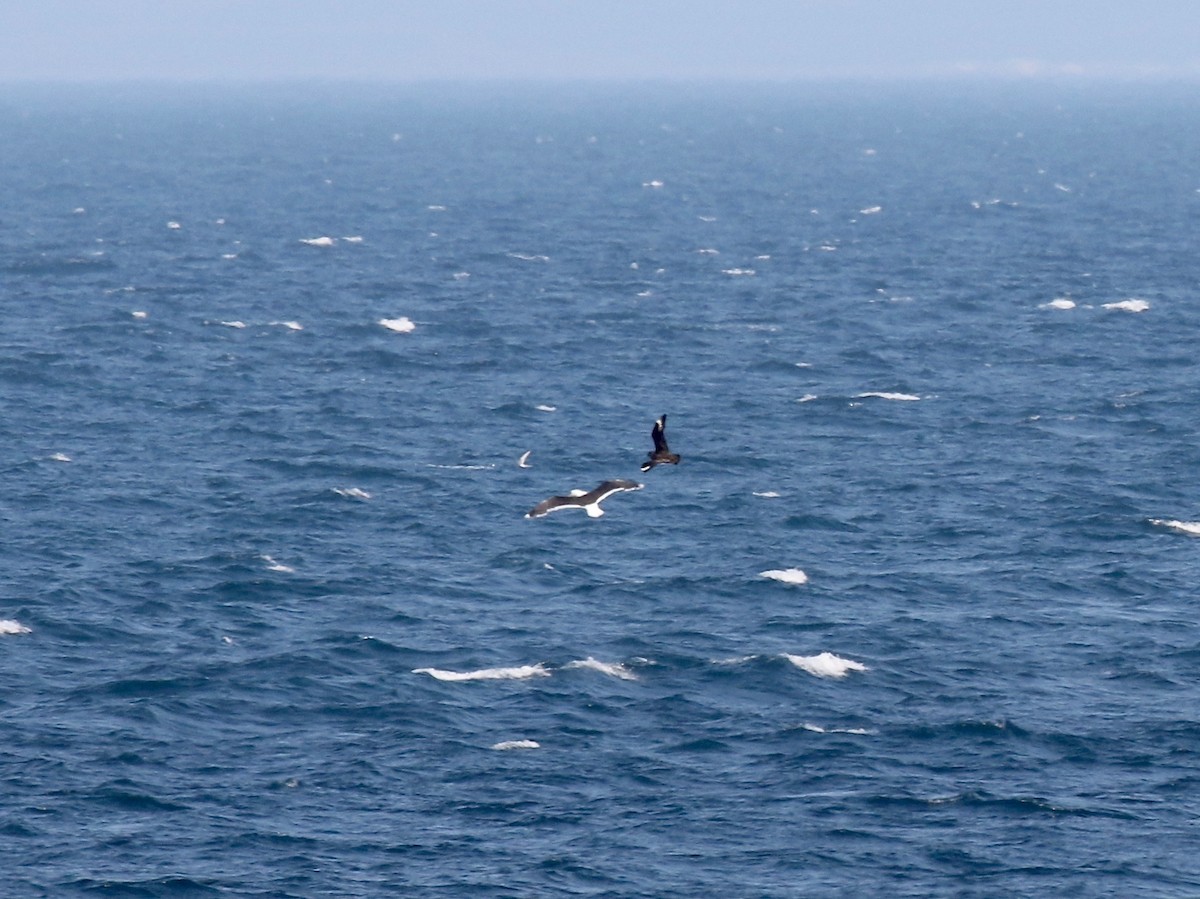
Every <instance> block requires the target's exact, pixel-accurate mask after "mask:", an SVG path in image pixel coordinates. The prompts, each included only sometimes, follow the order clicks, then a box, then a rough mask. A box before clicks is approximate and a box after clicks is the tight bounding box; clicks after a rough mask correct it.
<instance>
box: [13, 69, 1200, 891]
mask: <svg viewBox="0 0 1200 899" xmlns="http://www.w3.org/2000/svg"><path fill="white" fill-rule="evenodd" d="M1197 111H1198V110H1197V106H1196V104H1195V102H1194V100H1193V99H1191V97H1190V96H1189V95H1188V94H1187V93H1186V92H1185V91H1183V90H1178V91H1176V90H1174V89H1171V88H1166V87H1162V88H1150V87H1145V88H1137V89H1130V88H1122V89H1117V88H1113V89H1101V88H1099V87H1097V88H1094V89H1091V90H1087V91H1068V90H1063V89H1056V90H1054V91H1053V92H1049V93H1045V94H1041V93H1037V92H1035V91H1033V90H1031V89H1020V90H1018V89H1015V88H1012V89H998V88H997V89H985V88H972V89H970V90H968V91H964V92H961V93H959V92H953V91H948V90H933V89H923V90H917V89H915V88H914V89H910V90H905V91H897V90H892V89H886V88H882V87H880V88H871V89H867V88H860V89H854V90H849V89H832V88H828V87H824V88H816V87H809V88H791V89H783V88H777V89H769V90H768V89H765V88H754V89H747V90H745V91H740V92H739V91H734V90H731V89H722V90H707V89H702V88H699V87H695V88H675V89H669V90H668V89H654V90H638V91H635V90H633V89H619V90H610V91H598V90H594V91H586V90H583V89H571V90H563V91H551V90H547V89H535V88H528V89H522V90H515V89H512V90H509V89H505V90H499V89H497V90H484V89H482V88H479V89H461V90H453V91H450V90H445V89H441V90H438V91H434V92H425V93H422V92H419V91H416V90H408V89H404V90H401V89H397V90H390V91H389V90H385V89H382V88H379V89H375V88H372V89H359V88H345V89H342V90H338V91H335V90H333V89H328V90H326V89H321V90H315V91H311V92H306V91H302V90H300V89H298V88H296V89H291V88H288V89H285V88H278V89H272V90H263V91H258V92H253V91H249V90H235V89H226V90H222V91H218V90H215V89H214V90H205V91H201V90H194V91H193V90H188V91H184V92H182V93H180V92H173V93H171V94H167V93H164V94H162V95H158V94H156V93H155V92H154V91H152V90H150V89H137V90H133V89H127V90H126V89H122V90H108V91H100V90H96V91H93V92H90V93H72V92H70V91H67V90H66V89H60V90H54V91H50V90H39V89H33V88H23V89H19V90H18V89H12V88H9V89H7V90H6V91H5V92H4V93H3V94H2V95H0V133H3V134H4V135H5V141H4V143H5V147H6V150H5V157H6V161H5V168H6V179H5V188H6V189H5V202H4V204H3V210H2V211H0V303H2V304H3V310H4V323H3V325H2V326H0V398H2V400H3V409H4V413H5V433H6V435H7V439H6V440H4V441H3V443H2V444H0V477H2V486H3V494H2V499H0V515H2V518H3V521H4V526H5V539H4V540H3V541H0V561H2V565H3V567H2V569H0V570H2V572H3V581H2V589H0V713H2V718H0V722H2V723H0V727H2V728H3V740H2V741H0V776H2V778H3V785H4V789H3V791H2V798H0V828H2V832H3V834H4V836H5V846H4V848H3V849H0V858H3V859H4V860H5V864H4V867H5V870H6V873H7V881H8V886H6V887H5V888H4V889H5V890H6V891H11V894H12V895H47V896H49V895H54V896H61V895H75V894H93V893H97V894H102V895H115V896H124V895H130V896H135V895H146V896H185V895H229V896H273V897H274V896H279V897H283V896H296V897H311V896H319V895H336V896H378V895H439V896H481V895H491V896H533V895H578V896H634V895H646V896H650V895H655V896H674V895H678V896H684V895H687V896H695V895H735V896H742V895H745V896H751V895H753V896H794V895H849V894H855V895H863V894H866V895H870V894H884V893H887V894H889V895H897V896H923V897H924V896H933V895H981V896H982V895H1034V894H1051V895H1077V896H1101V895H1133V894H1138V895H1155V896H1174V895H1179V896H1182V895H1190V894H1193V893H1195V892H1196V891H1197V889H1200V863H1197V861H1196V858H1197V855H1196V852H1195V851H1194V849H1195V848H1196V845H1195V844H1196V840H1195V833H1194V831H1195V826H1194V821H1195V819H1196V816H1197V814H1198V812H1200V804H1198V800H1197V794H1196V785H1197V782H1198V779H1197V774H1198V771H1200V765H1198V763H1197V751H1198V750H1200V727H1198V725H1197V720H1196V711H1195V710H1196V708H1197V703H1198V701H1200V689H1198V687H1197V680H1198V677H1200V651H1198V649H1197V644H1198V637H1200V629H1198V628H1197V625H1196V615H1195V614H1194V611H1195V610H1194V604H1195V600H1196V584H1197V581H1198V575H1200V564H1198V562H1197V560H1198V559H1200V543H1198V542H1197V540H1196V537H1197V536H1198V535H1200V498H1198V497H1197V496H1196V492H1197V489H1196V479H1195V471H1196V469H1197V463H1198V461H1200V459H1198V458H1197V457H1198V453H1197V450H1196V446H1197V428H1196V424H1195V423H1196V421H1197V418H1198V413H1200V399H1198V398H1197V395H1196V390H1195V385H1196V375H1197V371H1196V363H1195V358H1196V350H1195V340H1194V335H1195V334H1196V333H1197V331H1198V327H1200V308H1198V307H1197V302H1196V297H1195V290H1196V284H1197V268H1196V261H1195V260H1196V256H1195V247H1194V239H1195V234H1196V225H1197V222H1198V216H1200V192H1198V191H1200V167H1198V165H1197V162H1196V157H1195V153H1194V148H1195V146H1196V142H1197V139H1198V138H1200V121H1198V118H1197ZM663 413H667V414H668V419H669V424H668V427H667V436H668V438H669V440H670V443H671V449H672V450H674V451H676V452H678V453H680V454H681V455H682V457H683V461H682V462H681V463H680V464H679V465H678V466H659V467H656V468H654V469H652V470H651V471H649V472H646V473H645V474H642V473H641V472H639V470H638V469H639V465H640V463H641V461H642V460H643V458H644V457H645V454H646V452H647V451H648V450H649V449H650V448H651V444H650V427H651V424H652V423H653V421H654V419H656V418H657V417H658V416H659V415H661V414H663ZM526 453H528V455H527V456H525V454H526ZM522 460H523V462H524V464H518V463H519V461H522ZM607 478H635V479H637V480H638V481H639V482H641V483H643V484H644V485H645V487H644V489H642V490H638V491H634V492H624V493H619V494H616V495H614V496H612V497H610V498H609V499H607V500H606V501H605V503H604V506H603V508H604V510H605V512H606V514H605V515H604V516H603V517H601V518H589V517H587V516H586V515H584V514H583V513H581V512H577V511H569V510H563V511H556V512H554V513H553V514H551V515H549V516H547V517H546V518H542V519H532V520H531V519H526V518H525V517H524V514H525V513H526V512H527V511H528V510H529V509H530V508H531V507H532V506H533V505H534V504H535V503H537V502H538V501H540V500H541V499H544V498H545V497H547V496H550V495H552V494H564V493H566V492H567V491H569V490H571V489H573V488H578V489H584V490H587V489H590V488H592V487H594V486H595V485H596V484H598V483H599V482H600V481H602V480H604V479H607Z"/></svg>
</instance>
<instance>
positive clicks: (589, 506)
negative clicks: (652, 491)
mask: <svg viewBox="0 0 1200 899" xmlns="http://www.w3.org/2000/svg"><path fill="white" fill-rule="evenodd" d="M643 486H644V485H642V484H639V483H638V482H637V481H627V480H625V479H623V478H614V479H613V480H611V481H603V482H601V484H600V486H598V487H596V488H595V489H594V490H591V491H588V492H584V491H583V490H572V491H571V492H570V493H569V494H568V495H566V496H552V497H550V498H549V499H544V500H542V501H541V502H540V503H538V504H537V505H536V506H534V507H533V508H532V509H530V510H529V511H528V512H526V513H525V517H526V518H541V517H542V516H543V515H549V514H550V513H551V512H553V511H554V510H555V509H583V511H585V512H587V514H588V518H599V517H600V516H601V515H603V514H604V510H603V509H601V508H600V503H602V502H604V500H606V499H608V497H609V496H611V495H612V494H614V493H620V492H621V491H622V490H641V489H642V487H643Z"/></svg>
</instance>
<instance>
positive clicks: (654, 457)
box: [642, 415, 679, 471]
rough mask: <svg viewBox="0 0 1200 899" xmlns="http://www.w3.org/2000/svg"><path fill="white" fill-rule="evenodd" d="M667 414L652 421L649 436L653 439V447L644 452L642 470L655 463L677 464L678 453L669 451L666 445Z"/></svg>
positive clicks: (648, 468)
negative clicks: (644, 458) (652, 424)
mask: <svg viewBox="0 0 1200 899" xmlns="http://www.w3.org/2000/svg"><path fill="white" fill-rule="evenodd" d="M666 429H667V416H666V415H664V416H663V417H662V418H660V419H659V420H658V421H656V422H655V423H654V427H653V428H652V429H651V430H650V437H651V438H652V439H653V440H654V449H652V450H651V451H650V452H648V453H646V461H645V462H643V463H642V471H649V470H650V469H651V468H653V467H654V466H655V465H678V464H679V453H673V452H671V450H670V448H669V447H668V446H667V435H666V434H665V433H664V432H665V431H666Z"/></svg>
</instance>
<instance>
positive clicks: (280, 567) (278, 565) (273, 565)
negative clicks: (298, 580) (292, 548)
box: [262, 556, 296, 574]
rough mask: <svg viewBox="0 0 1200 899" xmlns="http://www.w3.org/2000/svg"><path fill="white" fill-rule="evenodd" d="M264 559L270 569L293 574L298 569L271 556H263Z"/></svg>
mask: <svg viewBox="0 0 1200 899" xmlns="http://www.w3.org/2000/svg"><path fill="white" fill-rule="evenodd" d="M262 560H263V561H264V562H266V563H267V570H268V571H282V572H285V573H287V574H291V573H292V572H294V571H295V570H296V569H295V568H292V567H291V566H290V565H284V564H283V563H282V562H277V561H275V559H273V558H271V557H270V556H262Z"/></svg>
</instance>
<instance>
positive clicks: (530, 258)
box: [505, 253, 550, 262]
mask: <svg viewBox="0 0 1200 899" xmlns="http://www.w3.org/2000/svg"><path fill="white" fill-rule="evenodd" d="M505 255H506V256H508V258H509V259H520V260H521V261H522V262H549V261H550V257H549V256H543V255H542V254H541V253H506V254H505Z"/></svg>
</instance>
